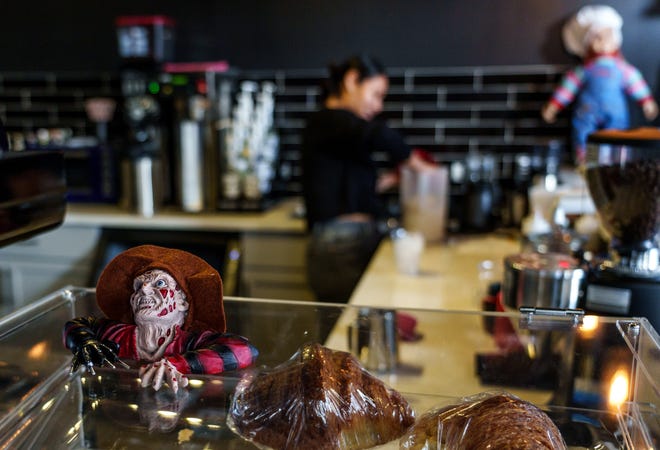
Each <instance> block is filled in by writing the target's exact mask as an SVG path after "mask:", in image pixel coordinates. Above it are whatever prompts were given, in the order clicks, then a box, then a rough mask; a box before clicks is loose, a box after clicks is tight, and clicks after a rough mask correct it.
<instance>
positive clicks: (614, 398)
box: [608, 369, 629, 408]
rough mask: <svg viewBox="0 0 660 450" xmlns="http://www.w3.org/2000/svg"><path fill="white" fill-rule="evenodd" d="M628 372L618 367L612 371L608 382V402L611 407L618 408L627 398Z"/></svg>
mask: <svg viewBox="0 0 660 450" xmlns="http://www.w3.org/2000/svg"><path fill="white" fill-rule="evenodd" d="M628 385H629V380H628V372H626V371H625V370H624V369H619V370H617V371H616V372H615V373H614V376H613V377H612V381H611V382H610V395H609V399H608V403H609V405H610V406H611V407H614V408H619V407H621V405H622V404H623V403H624V402H625V401H626V400H628Z"/></svg>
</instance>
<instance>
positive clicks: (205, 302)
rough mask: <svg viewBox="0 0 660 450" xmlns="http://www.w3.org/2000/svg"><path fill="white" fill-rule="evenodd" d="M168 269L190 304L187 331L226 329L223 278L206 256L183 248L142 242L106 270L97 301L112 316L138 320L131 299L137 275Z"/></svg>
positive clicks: (115, 258)
mask: <svg viewBox="0 0 660 450" xmlns="http://www.w3.org/2000/svg"><path fill="white" fill-rule="evenodd" d="M154 269H160V270H164V271H166V272H168V273H169V274H170V275H172V277H173V278H174V279H175V280H176V282H177V283H178V284H179V286H180V287H181V289H182V290H183V292H185V294H186V299H187V300H188V303H189V304H190V309H189V310H188V315H187V316H186V320H185V322H184V324H183V327H182V328H183V329H184V330H192V331H204V330H214V331H217V332H220V333H224V332H225V330H226V323H225V311H224V306H223V303H222V279H221V278H220V274H219V273H218V271H217V270H215V269H214V268H213V267H211V266H210V265H209V264H208V263H207V262H206V261H204V260H203V259H202V258H200V257H198V256H195V255H193V254H192V253H188V252H185V251H183V250H177V249H171V248H165V247H159V246H156V245H140V246H138V247H133V248H130V249H128V250H126V251H124V252H122V253H120V254H119V255H117V256H116V257H114V258H113V259H112V260H111V261H110V262H109V263H108V265H107V266H106V267H105V268H104V269H103V272H102V273H101V276H100V277H99V281H98V283H97V284H96V302H97V303H98V305H99V308H101V311H103V313H104V314H105V315H106V317H107V318H108V319H112V320H118V321H121V322H125V323H135V322H134V320H133V310H132V309H131V304H130V298H131V295H132V294H133V281H134V280H135V277H136V276H138V275H141V274H143V273H145V272H147V271H149V270H154Z"/></svg>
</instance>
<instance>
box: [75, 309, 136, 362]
mask: <svg viewBox="0 0 660 450" xmlns="http://www.w3.org/2000/svg"><path fill="white" fill-rule="evenodd" d="M89 325H91V322H90V319H83V318H80V319H76V320H73V321H71V322H68V323H67V324H66V326H65V329H64V343H65V345H66V347H67V348H68V349H69V350H71V352H72V353H73V360H72V361H71V373H73V372H75V371H76V370H78V368H79V367H80V366H81V365H82V366H85V368H86V369H87V370H88V371H89V373H91V374H92V375H95V374H96V373H95V372H94V366H99V367H102V366H110V367H112V368H113V369H114V368H115V367H116V366H115V364H119V365H121V366H122V367H124V368H126V369H128V368H129V367H128V365H127V364H126V363H124V362H123V361H122V360H120V359H119V358H118V357H117V352H118V350H119V345H118V344H117V343H115V342H112V341H103V342H101V341H99V340H98V339H96V335H95V334H94V331H92V329H91V328H89Z"/></svg>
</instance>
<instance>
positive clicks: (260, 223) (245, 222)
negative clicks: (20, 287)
mask: <svg viewBox="0 0 660 450" xmlns="http://www.w3.org/2000/svg"><path fill="white" fill-rule="evenodd" d="M299 204H300V200H299V199H295V198H293V199H286V200H282V201H281V202H279V203H277V204H275V205H274V206H273V207H271V208H269V209H268V210H266V211H263V212H227V211H213V212H202V213H186V212H183V211H181V210H179V209H176V208H165V209H163V210H161V211H158V212H157V213H156V214H155V215H154V216H153V217H143V216H141V215H138V214H135V213H132V212H130V211H127V210H125V209H121V208H119V207H118V206H117V205H99V204H83V203H70V204H69V205H68V206H67V212H66V216H65V218H64V224H65V225H73V226H85V225H89V226H95V227H97V226H103V227H112V228H141V229H158V230H196V231H231V232H241V233H243V232H277V233H292V234H299V235H300V234H304V232H305V221H304V220H303V219H302V218H300V217H298V216H296V214H295V211H296V208H297V207H298V205H299Z"/></svg>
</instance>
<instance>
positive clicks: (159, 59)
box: [115, 16, 174, 216]
mask: <svg viewBox="0 0 660 450" xmlns="http://www.w3.org/2000/svg"><path fill="white" fill-rule="evenodd" d="M115 25H116V29H117V44H118V52H119V56H120V58H121V62H122V65H121V70H120V78H121V91H122V97H123V104H122V108H121V109H122V112H123V116H124V119H125V124H126V144H125V146H124V154H123V157H122V177H121V179H122V201H121V203H122V206H124V207H126V208H128V209H136V210H137V212H139V213H141V214H142V215H146V216H151V215H153V214H154V212H155V210H156V209H157V208H158V206H159V205H160V204H162V203H165V202H166V201H168V200H169V198H170V197H171V192H170V191H169V189H170V186H171V184H172V183H171V182H170V172H171V170H170V167H171V166H172V163H171V161H170V159H171V154H172V152H171V150H170V147H171V136H169V128H168V126H167V124H169V123H171V121H172V120H171V116H172V106H171V105H170V102H171V98H170V97H168V96H167V95H163V93H162V92H161V83H160V79H159V75H160V73H161V71H162V65H163V64H164V63H166V62H168V61H171V60H172V58H173V53H174V21H173V20H172V19H171V18H169V17H166V16H121V17H118V18H117V19H116V22H115Z"/></svg>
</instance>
